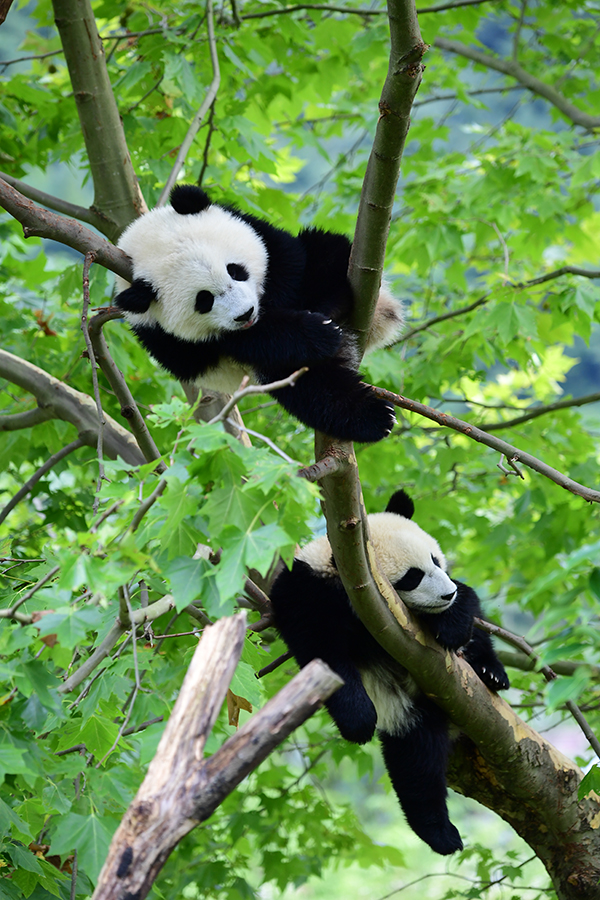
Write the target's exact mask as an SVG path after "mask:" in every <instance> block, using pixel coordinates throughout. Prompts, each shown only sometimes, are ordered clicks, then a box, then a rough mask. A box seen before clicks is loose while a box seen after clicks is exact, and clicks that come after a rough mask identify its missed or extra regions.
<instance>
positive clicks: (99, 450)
mask: <svg viewBox="0 0 600 900" xmlns="http://www.w3.org/2000/svg"><path fill="white" fill-rule="evenodd" d="M94 259H95V254H94V252H93V251H91V250H89V251H88V252H87V253H86V254H85V259H84V261H83V311H82V313H81V331H82V333H83V339H84V341H85V346H86V347H87V353H88V359H89V361H90V366H91V367H92V388H93V391H94V400H95V401H96V410H97V411H98V442H97V445H96V455H97V457H98V481H97V483H96V496H95V497H94V505H93V507H92V514H93V515H94V516H95V515H96V513H97V512H98V506H99V505H100V491H101V489H102V482H103V481H104V478H105V475H104V462H103V457H104V427H105V425H106V421H105V419H104V410H103V409H102V401H101V399H100V388H99V386H98V371H97V367H96V357H95V356H94V348H93V347H92V341H91V338H90V335H89V332H88V315H87V314H88V308H89V305H90V266H91V265H92V263H93V262H94Z"/></svg>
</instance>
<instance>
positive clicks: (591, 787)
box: [577, 765, 600, 800]
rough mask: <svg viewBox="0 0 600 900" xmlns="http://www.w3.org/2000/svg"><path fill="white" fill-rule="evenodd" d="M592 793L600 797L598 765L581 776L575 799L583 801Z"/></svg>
mask: <svg viewBox="0 0 600 900" xmlns="http://www.w3.org/2000/svg"><path fill="white" fill-rule="evenodd" d="M592 791H595V792H596V794H599V795H600V766H598V765H594V766H592V767H591V769H590V770H589V772H586V774H585V775H584V776H583V778H582V780H581V783H580V785H579V787H578V788H577V799H578V800H583V798H584V797H587V795H588V794H590V793H591V792H592Z"/></svg>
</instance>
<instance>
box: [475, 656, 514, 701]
mask: <svg viewBox="0 0 600 900" xmlns="http://www.w3.org/2000/svg"><path fill="white" fill-rule="evenodd" d="M471 665H472V666H473V668H474V669H475V672H476V673H477V675H478V676H479V677H480V678H481V680H482V681H483V683H484V684H485V686H486V687H487V688H489V689H490V691H494V693H496V692H497V691H505V690H507V689H508V688H509V687H510V682H509V680H508V675H507V674H506V671H505V669H504V666H503V665H502V663H501V662H500V660H499V659H491V660H490V659H486V660H485V661H484V662H479V663H477V664H476V665H473V663H471Z"/></svg>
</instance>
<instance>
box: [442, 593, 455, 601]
mask: <svg viewBox="0 0 600 900" xmlns="http://www.w3.org/2000/svg"><path fill="white" fill-rule="evenodd" d="M455 596H456V591H452V593H451V594H442V600H447V601H448V600H453V599H454V597H455Z"/></svg>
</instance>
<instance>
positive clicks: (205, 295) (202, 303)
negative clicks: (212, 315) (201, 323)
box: [194, 291, 215, 313]
mask: <svg viewBox="0 0 600 900" xmlns="http://www.w3.org/2000/svg"><path fill="white" fill-rule="evenodd" d="M214 302H215V297H214V294H211V292H210V291H198V293H197V294H196V302H195V303H194V309H195V310H196V312H199V313H207V312H210V311H211V309H212V308H213V304H214Z"/></svg>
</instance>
